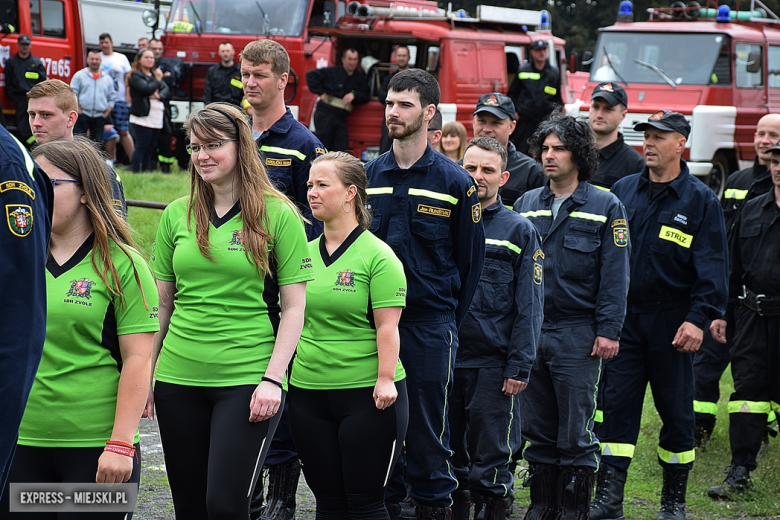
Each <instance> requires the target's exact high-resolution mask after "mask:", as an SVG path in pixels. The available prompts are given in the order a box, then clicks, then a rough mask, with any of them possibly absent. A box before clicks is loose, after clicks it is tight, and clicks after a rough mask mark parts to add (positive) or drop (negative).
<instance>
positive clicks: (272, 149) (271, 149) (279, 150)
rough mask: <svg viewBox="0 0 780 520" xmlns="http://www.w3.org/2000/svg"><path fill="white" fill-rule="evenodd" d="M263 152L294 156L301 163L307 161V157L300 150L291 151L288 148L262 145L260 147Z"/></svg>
mask: <svg viewBox="0 0 780 520" xmlns="http://www.w3.org/2000/svg"><path fill="white" fill-rule="evenodd" d="M260 151H261V152H272V153H278V154H282V155H292V156H293V157H295V158H296V159H300V160H301V161H305V160H306V155H304V154H302V153H301V152H299V151H298V150H289V149H287V148H278V147H276V146H266V145H262V146H261V147H260Z"/></svg>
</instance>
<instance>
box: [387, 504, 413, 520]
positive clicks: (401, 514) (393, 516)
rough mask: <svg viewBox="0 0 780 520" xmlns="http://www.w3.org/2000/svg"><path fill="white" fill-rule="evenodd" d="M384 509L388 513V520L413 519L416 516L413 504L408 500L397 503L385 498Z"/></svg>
mask: <svg viewBox="0 0 780 520" xmlns="http://www.w3.org/2000/svg"><path fill="white" fill-rule="evenodd" d="M385 509H387V514H388V515H390V520H415V518H417V513H416V512H415V510H414V506H413V505H412V504H411V502H409V501H408V500H404V501H402V502H398V503H395V502H390V501H389V500H385Z"/></svg>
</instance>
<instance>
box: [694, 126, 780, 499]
mask: <svg viewBox="0 0 780 520" xmlns="http://www.w3.org/2000/svg"><path fill="white" fill-rule="evenodd" d="M759 124H760V123H759ZM769 153H771V155H772V159H771V165H770V171H771V179H772V183H773V189H771V190H770V191H769V192H768V193H765V194H763V195H761V196H760V197H756V198H754V199H753V200H750V201H748V202H745V203H744V204H743V205H742V207H741V208H740V212H739V216H738V217H737V220H736V222H735V223H734V227H733V232H732V237H731V241H730V242H729V247H730V255H729V260H730V262H729V311H732V312H729V313H727V314H726V315H727V316H733V319H734V325H733V326H732V327H730V329H732V330H733V331H734V337H733V339H732V341H731V373H732V375H733V376H734V393H733V394H731V398H730V399H729V408H728V409H729V439H730V441H731V465H730V466H729V469H728V475H727V476H726V479H725V480H724V481H723V483H722V484H721V485H719V486H713V487H711V488H709V489H708V490H707V494H708V495H709V496H711V497H712V498H731V497H732V496H733V495H738V494H741V493H744V492H745V491H747V490H748V489H750V488H751V487H752V481H751V479H750V472H751V471H754V470H755V469H756V467H757V463H756V457H757V455H758V452H759V450H760V448H761V442H762V440H763V437H764V432H765V431H766V423H767V418H768V416H769V414H770V413H772V412H774V413H775V414H777V413H780V379H778V377H777V376H778V374H780V263H778V259H780V145H775V146H774V147H773V148H771V149H770V150H769ZM710 329H711V331H712V337H713V338H714V339H715V340H716V341H718V342H719V343H725V342H726V340H727V339H728V338H727V336H726V334H727V332H726V322H725V321H724V320H715V321H713V322H712V326H711V327H710Z"/></svg>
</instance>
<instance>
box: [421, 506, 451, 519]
mask: <svg viewBox="0 0 780 520" xmlns="http://www.w3.org/2000/svg"><path fill="white" fill-rule="evenodd" d="M414 510H415V512H416V513H417V520H452V509H450V508H449V507H431V506H423V505H420V504H417V503H415V504H414Z"/></svg>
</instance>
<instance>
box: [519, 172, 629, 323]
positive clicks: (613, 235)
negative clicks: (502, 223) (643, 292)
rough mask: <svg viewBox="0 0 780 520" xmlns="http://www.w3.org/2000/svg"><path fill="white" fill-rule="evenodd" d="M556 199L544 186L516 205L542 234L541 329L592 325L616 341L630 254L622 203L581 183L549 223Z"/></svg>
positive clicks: (622, 313) (624, 305)
mask: <svg viewBox="0 0 780 520" xmlns="http://www.w3.org/2000/svg"><path fill="white" fill-rule="evenodd" d="M554 198H555V195H553V193H552V192H551V191H550V188H549V185H548V186H545V187H544V188H537V189H535V190H533V191H529V192H528V193H526V194H525V195H523V196H522V197H520V199H519V200H518V201H517V202H515V205H514V210H515V211H517V212H518V213H520V214H521V215H522V216H524V217H526V218H528V219H529V220H530V221H531V222H533V224H534V226H536V228H537V229H538V230H539V233H540V234H541V235H542V251H543V252H544V263H545V265H546V266H547V269H546V273H545V280H544V323H543V324H542V328H543V329H546V328H550V329H556V328H564V327H573V326H575V325H587V324H592V323H595V324H596V335H597V336H603V337H605V338H609V339H620V330H621V329H622V328H623V320H624V319H625V316H626V295H627V293H628V284H629V270H628V269H629V268H628V264H629V254H630V242H629V238H628V226H627V223H626V214H625V211H624V210H623V205H622V204H621V203H620V201H619V200H618V199H617V197H615V196H614V195H612V194H611V193H609V192H606V191H601V190H599V189H596V188H594V187H593V186H591V185H590V184H588V183H587V182H580V184H579V186H577V189H576V190H574V193H572V194H571V196H570V197H569V198H568V199H567V200H565V201H564V202H563V204H562V205H561V208H560V210H559V211H558V218H556V219H555V220H554V221H553V218H552V203H553V199H554Z"/></svg>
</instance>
